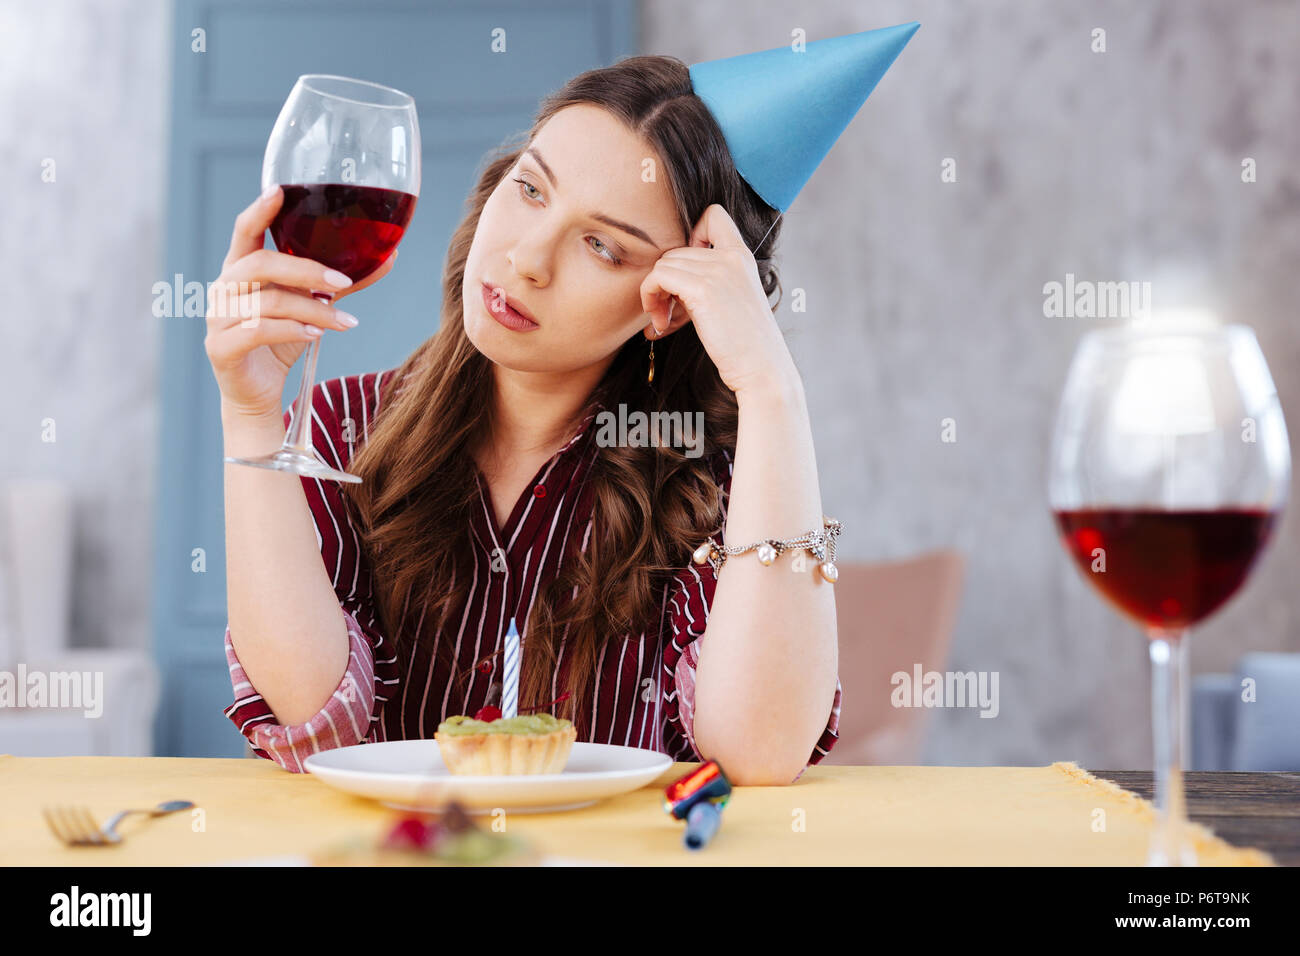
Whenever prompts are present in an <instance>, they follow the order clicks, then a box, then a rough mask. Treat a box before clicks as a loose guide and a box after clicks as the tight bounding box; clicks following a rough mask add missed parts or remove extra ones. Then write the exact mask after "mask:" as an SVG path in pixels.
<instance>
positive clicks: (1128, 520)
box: [1048, 314, 1291, 866]
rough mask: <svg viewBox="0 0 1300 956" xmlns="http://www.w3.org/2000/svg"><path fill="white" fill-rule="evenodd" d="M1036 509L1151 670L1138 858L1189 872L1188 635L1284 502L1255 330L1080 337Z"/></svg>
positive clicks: (1197, 327) (1232, 588)
mask: <svg viewBox="0 0 1300 956" xmlns="http://www.w3.org/2000/svg"><path fill="white" fill-rule="evenodd" d="M1049 460H1050V464H1049V469H1048V500H1049V502H1050V504H1051V507H1052V512H1053V515H1054V519H1055V522H1056V524H1057V527H1058V529H1059V532H1060V539H1061V540H1062V542H1064V544H1065V547H1066V550H1067V552H1068V553H1069V555H1070V558H1071V560H1072V561H1073V562H1074V563H1075V565H1076V566H1077V567H1078V568H1079V569H1080V570H1081V571H1082V572H1083V577H1084V578H1085V579H1086V580H1087V582H1088V583H1089V584H1091V585H1092V586H1094V587H1095V588H1096V589H1097V591H1098V592H1099V593H1100V594H1101V595H1102V596H1103V597H1104V598H1105V600H1106V601H1107V602H1108V603H1110V604H1112V605H1113V606H1115V607H1116V608H1117V609H1119V610H1120V611H1122V612H1123V613H1124V614H1125V615H1126V616H1128V617H1129V618H1130V619H1132V620H1135V621H1136V622H1137V623H1138V624H1139V626H1140V628H1141V629H1142V630H1143V632H1145V634H1146V637H1147V656H1148V658H1149V659H1150V662H1151V727H1152V737H1151V741H1152V757H1153V759H1152V767H1153V769H1154V771H1155V795H1156V811H1157V812H1156V821H1155V826H1154V827H1153V829H1152V833H1151V842H1150V846H1149V852H1148V856H1147V862H1148V864H1149V865H1152V866H1191V865H1195V863H1196V852H1195V849H1194V846H1193V840H1192V839H1191V838H1190V836H1189V831H1188V828H1187V813H1186V807H1185V801H1184V796H1183V783H1182V780H1183V767H1184V765H1185V756H1186V751H1187V743H1188V740H1189V739H1190V729H1189V724H1190V721H1189V720H1188V716H1189V714H1188V708H1187V703H1188V693H1187V690H1188V686H1189V681H1190V674H1189V668H1188V653H1187V644H1188V635H1189V633H1190V631H1191V629H1192V628H1193V627H1194V626H1196V625H1197V624H1199V623H1200V622H1202V621H1204V620H1205V619H1206V618H1208V617H1209V616H1210V615H1211V614H1213V613H1215V612H1216V611H1217V610H1218V609H1219V608H1221V607H1223V606H1224V604H1226V603H1227V602H1228V601H1230V600H1231V599H1232V597H1233V595H1234V594H1236V593H1237V592H1238V591H1240V590H1241V586H1242V584H1243V583H1244V582H1245V581H1246V579H1247V578H1248V577H1249V576H1250V574H1251V573H1252V572H1253V570H1254V569H1255V567H1256V566H1257V565H1258V563H1259V558H1260V556H1261V554H1262V552H1263V551H1264V550H1265V549H1266V547H1267V545H1268V542H1269V539H1270V538H1271V537H1272V534H1273V530H1274V527H1275V525H1276V524H1277V523H1278V518H1279V516H1280V515H1281V514H1282V511H1283V509H1284V507H1285V504H1286V498H1287V491H1288V487H1289V485H1290V475H1291V456H1290V441H1289V439H1288V438H1287V431H1286V422H1285V421H1284V419H1283V416H1282V406H1281V403H1280V402H1279V400H1278V397H1277V388H1276V387H1275V386H1274V384H1273V379H1272V376H1271V375H1270V373H1269V370H1268V363H1267V362H1266V361H1265V360H1264V354H1263V352H1262V351H1261V350H1260V347H1259V342H1258V341H1257V340H1256V338H1255V334H1254V332H1253V331H1252V330H1251V329H1250V328H1249V327H1248V326H1245V325H1236V324H1231V325H1221V324H1219V323H1217V322H1215V321H1213V320H1211V319H1209V318H1208V317H1206V316H1204V315H1199V316H1195V315H1173V314H1166V315H1164V316H1163V317H1162V319H1161V320H1159V321H1155V320H1152V321H1144V322H1132V323H1127V324H1125V325H1120V326H1114V327H1108V328H1100V329H1092V330H1089V331H1088V332H1085V333H1084V335H1083V337H1082V338H1081V339H1080V341H1079V346H1078V348H1077V349H1076V351H1075V354H1074V359H1073V360H1072V361H1071V363H1070V371H1069V375H1068V376H1067V379H1066V383H1065V389H1064V392H1063V393H1062V396H1061V404H1060V408H1059V410H1058V413H1057V421H1056V428H1055V431H1054V433H1053V436H1052V450H1051V453H1050V455H1049Z"/></svg>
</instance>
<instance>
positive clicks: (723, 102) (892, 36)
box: [690, 21, 921, 213]
mask: <svg viewBox="0 0 1300 956" xmlns="http://www.w3.org/2000/svg"><path fill="white" fill-rule="evenodd" d="M920 28H921V24H919V23H917V22H915V21H913V22H912V23H904V24H902V25H900V26H896V27H882V28H881V29H879V30H867V31H866V32H865V33H850V34H848V35H846V36H839V37H830V38H828V39H825V40H814V41H813V42H811V43H808V44H806V45H805V46H804V48H803V49H802V50H801V51H796V50H795V49H793V48H792V47H789V46H786V47H777V48H776V49H773V50H763V51H761V52H758V53H745V54H742V55H740V56H732V57H727V58H726V59H723V60H708V61H706V62H704V63H696V64H695V65H694V66H692V67H691V68H690V74H691V85H692V87H693V88H694V90H695V95H696V96H698V97H699V98H700V99H701V100H703V101H704V105H705V106H707V107H708V108H709V112H710V113H712V114H713V117H714V119H716V120H717V121H718V126H720V127H721V128H722V134H723V136H725V137H726V139H727V147H728V148H729V149H730V150H731V156H732V159H733V160H735V163H736V169H737V170H738V171H739V172H740V175H741V176H743V177H744V178H745V181H746V182H747V183H749V184H750V185H751V186H753V187H754V191H755V192H756V193H758V194H759V195H760V196H761V197H762V198H763V201H764V202H766V203H767V204H768V205H769V206H771V207H773V208H774V209H779V210H780V211H781V212H783V213H784V212H785V211H786V209H788V208H789V206H790V203H791V202H792V201H793V200H794V197H795V196H797V195H798V194H799V190H800V189H802V188H803V184H804V183H806V182H807V181H808V179H809V177H811V176H812V174H813V170H815V169H816V168H817V164H818V163H820V162H821V161H822V159H823V158H825V156H826V154H827V153H828V152H830V148H831V146H832V145H834V143H835V140H837V139H838V138H839V135H840V133H842V132H844V128H845V127H846V126H848V125H849V121H850V120H852V119H853V117H854V116H855V115H856V114H857V112H858V110H859V109H860V108H861V107H862V104H863V103H865V102H866V100H867V97H868V96H870V95H871V91H872V90H873V89H875V88H876V84H877V83H879V82H880V78H881V77H882V76H884V75H885V71H886V70H888V69H889V67H890V65H891V64H893V62H894V60H895V59H896V58H897V57H898V54H899V53H901V52H903V47H905V46H906V45H907V41H908V40H910V39H912V34H913V33H915V32H916V31H917V30H919V29H920Z"/></svg>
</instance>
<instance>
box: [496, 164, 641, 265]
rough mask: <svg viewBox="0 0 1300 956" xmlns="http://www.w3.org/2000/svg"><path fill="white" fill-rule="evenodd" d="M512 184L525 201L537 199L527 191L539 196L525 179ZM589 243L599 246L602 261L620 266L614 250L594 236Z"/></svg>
mask: <svg viewBox="0 0 1300 956" xmlns="http://www.w3.org/2000/svg"><path fill="white" fill-rule="evenodd" d="M514 182H517V183H518V184H519V191H520V192H521V193H522V194H523V196H524V197H525V198H527V199H535V198H537V197H536V196H533V195H532V193H529V192H528V190H529V189H531V190H533V192H536V193H537V195H538V196H540V195H541V191H540V190H539V189H538V188H537V187H536V186H534V185H533V184H532V183H530V182H529V181H528V180H526V179H515V180H514ZM591 241H592V242H595V243H599V244H600V250H597V253H596V254H597V255H598V256H600V257H601V258H602V259H604V260H605V261H606V262H608V263H609V264H610V265H615V266H617V265H621V264H622V262H623V260H622V259H620V258H619V257H618V256H616V255H614V250H612V249H610V248H609V246H607V245H605V243H603V242H601V241H600V240H599V239H597V238H596V237H595V236H592V237H591ZM602 250H603V251H602Z"/></svg>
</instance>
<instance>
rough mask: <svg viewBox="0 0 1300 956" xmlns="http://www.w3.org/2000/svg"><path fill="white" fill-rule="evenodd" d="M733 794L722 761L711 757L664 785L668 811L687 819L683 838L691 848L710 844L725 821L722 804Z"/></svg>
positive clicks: (680, 818) (678, 818)
mask: <svg viewBox="0 0 1300 956" xmlns="http://www.w3.org/2000/svg"><path fill="white" fill-rule="evenodd" d="M730 798H731V782H730V781H728V780H727V775H726V774H725V773H723V770H722V765H721V764H719V763H718V762H717V761H716V760H708V761H706V762H705V763H703V764H701V765H700V767H699V768H697V769H695V770H692V771H691V772H690V773H688V774H687V775H686V776H684V777H682V778H681V779H679V780H676V781H674V782H673V783H670V784H669V785H668V786H667V787H666V788H665V789H664V811H665V812H666V813H668V814H670V815H671V816H672V817H673V818H674V819H677V820H685V821H686V833H685V834H684V835H683V837H682V842H683V843H685V844H686V847H687V848H688V849H691V850H698V849H701V848H702V847H703V846H704V845H705V844H707V843H708V842H709V841H710V840H711V839H713V836H714V834H715V833H717V832H718V827H719V825H720V824H721V823H722V808H723V807H725V806H726V805H727V801H728V800H729V799H730Z"/></svg>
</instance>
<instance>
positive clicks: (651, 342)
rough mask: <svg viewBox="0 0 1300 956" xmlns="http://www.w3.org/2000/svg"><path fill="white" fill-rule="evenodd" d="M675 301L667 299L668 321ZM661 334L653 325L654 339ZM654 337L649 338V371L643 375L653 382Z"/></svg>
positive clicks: (670, 318)
mask: <svg viewBox="0 0 1300 956" xmlns="http://www.w3.org/2000/svg"><path fill="white" fill-rule="evenodd" d="M676 301H677V300H675V299H669V300H668V321H669V322H671V321H672V320H673V306H674V305H675V304H676ZM661 335H663V333H662V332H660V331H659V329H658V327H655V339H657V338H659V336H661ZM655 339H651V340H650V371H649V373H648V374H647V375H646V377H645V380H646V381H647V382H653V381H654V380H655Z"/></svg>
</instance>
